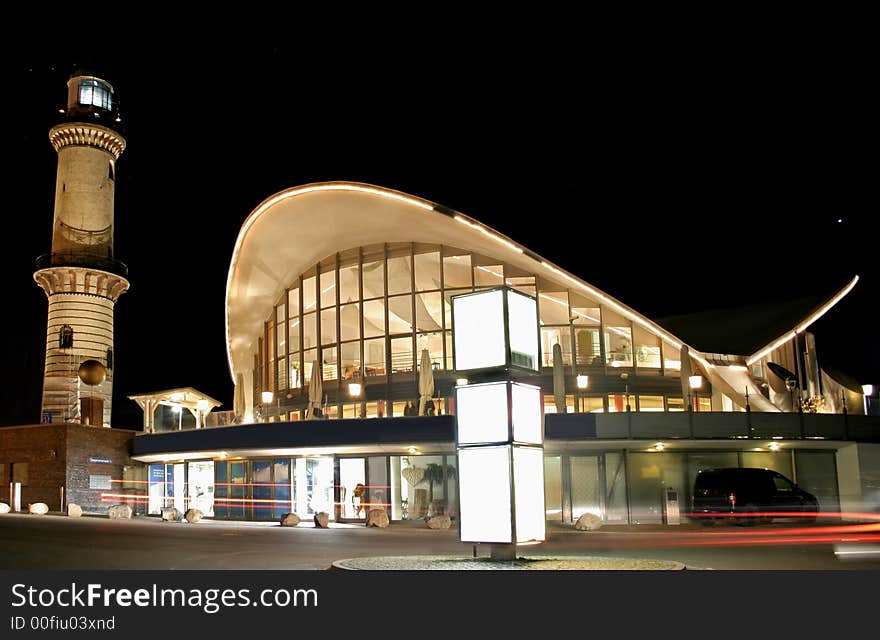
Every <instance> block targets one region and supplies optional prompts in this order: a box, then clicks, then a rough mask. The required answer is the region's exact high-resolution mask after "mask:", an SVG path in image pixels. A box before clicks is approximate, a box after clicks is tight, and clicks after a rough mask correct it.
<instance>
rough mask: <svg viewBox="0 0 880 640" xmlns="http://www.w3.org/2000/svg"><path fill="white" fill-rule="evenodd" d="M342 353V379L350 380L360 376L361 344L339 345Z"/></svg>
mask: <svg viewBox="0 0 880 640" xmlns="http://www.w3.org/2000/svg"><path fill="white" fill-rule="evenodd" d="M340 349H341V351H342V379H343V380H351V379H352V378H359V377H360V375H361V343H360V341H358V342H344V343H342V344H341V345H340Z"/></svg>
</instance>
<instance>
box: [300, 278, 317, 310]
mask: <svg viewBox="0 0 880 640" xmlns="http://www.w3.org/2000/svg"><path fill="white" fill-rule="evenodd" d="M316 287H317V278H315V276H312V277H311V278H303V311H314V310H315V304H316V303H317V297H316V295H317V289H316Z"/></svg>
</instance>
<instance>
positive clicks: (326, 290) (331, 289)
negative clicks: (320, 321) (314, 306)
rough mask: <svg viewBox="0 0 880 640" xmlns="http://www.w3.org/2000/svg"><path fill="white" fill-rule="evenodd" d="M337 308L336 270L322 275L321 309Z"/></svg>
mask: <svg viewBox="0 0 880 640" xmlns="http://www.w3.org/2000/svg"><path fill="white" fill-rule="evenodd" d="M332 306H336V269H331V270H330V271H324V272H323V273H321V307H322V308H323V307H332Z"/></svg>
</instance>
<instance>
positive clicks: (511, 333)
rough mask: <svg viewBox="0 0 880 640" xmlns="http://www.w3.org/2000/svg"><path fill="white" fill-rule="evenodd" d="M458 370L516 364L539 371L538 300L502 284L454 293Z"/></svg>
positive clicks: (455, 354)
mask: <svg viewBox="0 0 880 640" xmlns="http://www.w3.org/2000/svg"><path fill="white" fill-rule="evenodd" d="M452 316H453V326H454V327H455V330H454V331H453V332H452V340H453V357H454V361H455V370H456V371H459V372H467V371H479V370H486V369H493V368H506V367H514V368H518V369H526V370H528V371H538V369H539V363H540V353H539V340H538V304H537V302H536V301H535V299H534V298H532V297H531V296H528V295H526V294H524V293H520V292H519V291H515V290H513V289H509V288H507V287H501V288H498V289H487V290H485V291H478V292H476V293H464V294H460V295H456V296H452Z"/></svg>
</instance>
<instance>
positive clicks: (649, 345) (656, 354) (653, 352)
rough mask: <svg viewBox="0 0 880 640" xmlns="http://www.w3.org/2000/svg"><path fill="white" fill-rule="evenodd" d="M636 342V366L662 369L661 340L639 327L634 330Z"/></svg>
mask: <svg viewBox="0 0 880 640" xmlns="http://www.w3.org/2000/svg"><path fill="white" fill-rule="evenodd" d="M633 333H634V335H635V340H636V366H637V367H645V368H650V369H659V368H660V338H658V337H657V336H655V335H654V334H652V333H649V332H648V331H645V330H644V329H642V328H641V327H639V326H636V327H635V328H634V329H633Z"/></svg>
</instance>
